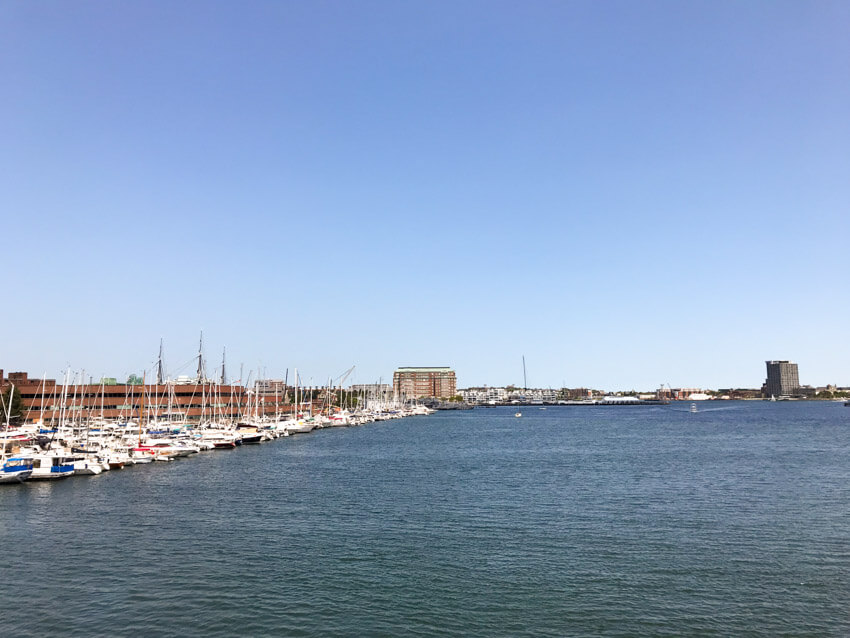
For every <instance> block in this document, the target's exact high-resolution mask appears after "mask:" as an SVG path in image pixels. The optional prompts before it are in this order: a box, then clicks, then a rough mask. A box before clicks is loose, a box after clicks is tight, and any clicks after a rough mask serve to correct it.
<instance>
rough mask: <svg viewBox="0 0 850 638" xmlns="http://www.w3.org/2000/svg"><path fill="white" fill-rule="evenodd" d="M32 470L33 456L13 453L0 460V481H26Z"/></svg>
mask: <svg viewBox="0 0 850 638" xmlns="http://www.w3.org/2000/svg"><path fill="white" fill-rule="evenodd" d="M32 470H33V457H32V456H30V455H28V454H14V455H12V456H9V457H6V458H4V459H3V460H2V465H0V483H21V482H23V481H26V480H27V479H28V478H29V477H30V475H31V474H32Z"/></svg>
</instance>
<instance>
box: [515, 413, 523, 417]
mask: <svg viewBox="0 0 850 638" xmlns="http://www.w3.org/2000/svg"><path fill="white" fill-rule="evenodd" d="M514 416H515V417H516V418H519V417H521V416H522V412H517V413H516V414H514Z"/></svg>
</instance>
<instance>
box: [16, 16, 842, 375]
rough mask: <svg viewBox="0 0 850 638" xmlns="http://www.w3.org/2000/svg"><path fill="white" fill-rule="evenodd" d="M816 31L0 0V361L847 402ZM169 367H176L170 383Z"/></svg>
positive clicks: (834, 106) (835, 117)
mask: <svg viewBox="0 0 850 638" xmlns="http://www.w3.org/2000/svg"><path fill="white" fill-rule="evenodd" d="M848 34H850V3H848V2H845V1H843V0H839V1H835V2H823V1H806V2H801V1H794V2H783V1H776V0H770V1H765V2H758V1H750V2H717V1H715V0H711V1H704V2H682V1H679V0H676V1H669V2H657V1H643V2H634V1H631V0H629V1H626V2H616V1H602V2H598V1H595V0H593V1H587V2H568V1H560V0H559V1H553V2H544V1H533V2H516V1H512V2H500V1H496V0H482V1H463V0H452V1H443V2H440V1H438V2H433V1H427V2H426V1H423V2H413V1H411V2H396V1H389V0H388V1H385V2H372V1H365V0H362V1H356V2H350V1H348V0H339V1H319V0H315V1H313V0H311V1H306V2H294V1H293V2H284V1H274V2H246V3H243V2H211V1H209V0H202V1H181V2H171V1H167V2H166V1H162V2H155V1H150V2H119V1H115V0H108V1H107V0H104V1H101V2H86V1H79V2H72V3H69V2H59V1H55V2H43V1H42V2H40V1H33V0H24V1H16V0H5V1H4V2H2V3H0V81H2V93H0V95H2V99H0V211H1V212H2V231H0V237H2V246H3V250H2V255H3V266H4V273H5V276H4V277H3V278H2V282H3V283H4V284H5V285H4V289H5V290H4V294H3V299H4V303H2V314H0V326H2V350H0V367H2V368H4V369H5V370H6V371H7V372H8V371H10V370H26V371H29V372H30V373H32V374H36V375H41V374H42V373H47V374H48V376H53V377H56V376H61V371H62V369H63V368H65V367H66V366H68V365H70V366H71V367H72V368H74V369H76V370H80V369H86V370H87V374H92V375H94V376H95V377H99V376H101V375H108V376H118V377H122V376H126V375H127V374H128V373H130V372H140V371H141V369H142V368H144V367H146V366H148V367H149V366H151V365H152V363H153V361H154V360H155V358H156V353H157V349H158V347H159V340H160V338H163V339H164V341H165V354H166V363H167V367H168V370H169V372H170V373H171V374H180V373H191V372H192V371H193V368H192V364H191V362H190V359H191V358H192V356H193V354H194V352H195V350H196V348H197V339H198V333H199V331H200V330H202V329H203V330H204V333H205V339H206V351H207V356H208V357H209V359H210V361H211V366H212V364H213V363H215V362H216V361H217V360H219V359H220V356H221V355H220V353H221V348H222V347H223V346H225V345H226V346H227V350H228V367H229V371H230V372H231V375H232V376H233V377H237V376H238V370H239V364H240V363H244V366H245V370H246V372H245V375H244V376H247V370H248V369H257V368H261V369H263V370H264V373H265V375H266V376H268V377H282V376H283V374H284V370H285V369H286V368H289V369H290V371H291V370H292V368H294V367H297V368H299V370H300V371H301V372H302V374H303V375H304V378H305V379H313V382H314V383H321V382H323V381H324V380H326V379H327V378H328V377H329V376H337V375H339V374H340V373H341V372H342V371H343V370H345V369H346V368H348V367H350V366H351V365H356V366H357V369H356V371H355V374H354V375H353V377H352V378H351V379H349V381H356V382H372V381H377V380H378V379H379V378H383V380H384V381H387V380H389V379H390V378H391V376H392V372H393V370H394V368H395V367H397V366H400V365H449V366H452V367H454V368H455V369H456V370H457V374H458V383H459V385H460V386H469V385H481V384H489V385H503V384H508V383H515V384H520V383H522V356H523V355H525V356H526V359H527V362H528V383H529V385H530V386H540V387H546V386H553V387H559V386H561V385H562V384H566V385H567V386H570V387H576V386H592V387H597V388H605V389H631V388H638V389H650V388H655V387H657V386H658V385H659V384H660V383H670V384H671V385H673V386H674V387H676V386H686V387H711V388H714V387H727V386H741V387H758V386H760V384H761V383H762V381H763V380H764V376H765V367H764V361H765V360H766V359H792V360H794V361H797V362H798V363H799V365H800V378H801V381H802V382H803V383H810V384H814V385H819V384H826V383H833V382H834V383H838V384H839V385H850V339H848V319H850V290H849V289H848V285H847V281H848V275H850V249H848V220H849V219H850V35H848ZM187 362H188V367H187V366H186V364H187Z"/></svg>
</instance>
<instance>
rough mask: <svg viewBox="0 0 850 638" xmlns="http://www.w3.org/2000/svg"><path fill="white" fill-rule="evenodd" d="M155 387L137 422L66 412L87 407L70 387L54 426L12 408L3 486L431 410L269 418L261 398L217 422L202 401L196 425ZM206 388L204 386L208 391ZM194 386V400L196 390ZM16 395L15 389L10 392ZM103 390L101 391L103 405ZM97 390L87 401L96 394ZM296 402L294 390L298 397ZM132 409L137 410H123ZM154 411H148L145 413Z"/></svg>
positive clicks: (302, 407) (92, 408)
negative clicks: (19, 420)
mask: <svg viewBox="0 0 850 638" xmlns="http://www.w3.org/2000/svg"><path fill="white" fill-rule="evenodd" d="M157 387H158V386H145V385H142V386H140V387H139V388H137V392H138V403H137V404H136V406H135V407H137V409H138V417H137V419H136V420H135V421H134V420H132V419H127V418H123V419H122V418H115V419H108V418H105V417H104V416H103V415H104V409H103V408H102V407H101V409H100V412H99V415H98V416H96V417H95V416H94V412H96V411H97V408H96V403H94V402H89V403H88V404H87V407H88V410H86V411H84V410H83V409H79V410H77V411H76V414H77V415H78V416H74V414H75V412H74V411H73V410H71V409H69V408H73V407H75V406H77V407H80V408H84V407H86V404H85V403H84V402H83V401H84V397H85V392H83V393H81V398H80V403H79V404H76V398H73V399H71V398H69V395H68V386H67V384H66V385H65V386H63V388H62V394H63V395H64V396H63V404H62V405H61V406H60V407H58V408H57V409H54V410H52V412H53V414H54V415H55V416H54V418H51V420H50V423H49V424H46V423H45V422H44V420H43V415H44V411H42V413H41V416H40V418H38V420H36V421H34V422H29V423H24V424H22V425H16V426H15V427H13V426H12V425H11V423H10V418H9V417H10V410H6V409H5V406H4V410H5V416H6V421H5V424H4V426H3V432H2V437H0V483H4V484H11V483H23V482H24V481H47V480H58V479H66V478H69V477H71V476H96V475H98V474H101V473H102V472H106V471H110V470H121V469H125V468H129V467H132V466H133V465H137V464H139V465H145V464H148V463H151V462H154V461H164V462H167V461H173V460H175V459H178V458H184V457H188V456H191V455H194V454H198V453H199V452H207V451H210V450H233V449H235V448H237V447H240V446H248V445H259V444H260V443H265V442H269V441H274V440H276V439H279V438H284V437H290V436H295V435H302V434H309V433H311V432H313V431H314V430H321V429H324V428H339V427H353V426H362V425H365V424H368V423H373V422H375V421H384V420H389V419H398V418H403V417H409V416H424V415H428V414H432V413H433V412H434V410H432V409H430V408H428V407H426V406H424V405H419V404H413V403H406V402H398V401H392V402H375V401H371V402H367V403H366V405H364V407H362V408H354V409H347V408H342V407H337V408H331V407H329V406H326V407H323V408H322V409H320V410H318V411H317V412H316V413H313V411H312V410H313V404H312V402H307V403H304V404H298V403H297V399H296V404H294V405H287V406H285V408H286V409H285V410H282V409H281V406H280V405H278V404H274V405H271V404H270V406H271V407H272V410H273V414H269V413H268V411H267V410H266V409H265V406H263V409H261V408H260V402H259V400H255V401H254V402H252V401H251V400H250V396H249V395H246V396H247V397H248V401H247V402H246V403H241V404H234V405H233V406H231V408H230V409H237V408H241V409H240V411H239V412H238V414H237V415H231V417H230V418H214V415H215V410H214V406H215V404H214V403H213V401H215V400H216V399H211V400H210V401H211V402H210V404H209V406H206V405H204V404H202V405H201V406H200V408H199V409H200V413H201V414H202V415H204V414H206V415H209V416H208V418H206V419H203V420H202V419H196V420H191V419H189V418H187V417H186V415H185V414H181V413H179V412H174V411H173V405H171V404H170V403H169V405H168V411H167V412H166V413H165V414H164V415H161V414H160V409H161V408H162V405H161V404H159V408H160V409H158V407H157V405H156V404H150V403H149V404H147V405H146V397H147V399H148V400H150V397H152V396H153V395H154V392H155V391H156V389H157ZM215 387H216V386H215V385H210V390H211V392H210V394H209V396H210V397H214V396H216V392H215V390H214V388H215ZM205 389H206V386H203V387H201V392H198V394H203V393H204V390H205ZM197 390H198V388H195V391H193V393H192V394H193V395H194V394H195V393H196V392H197ZM14 391H15V389H14V386H12V390H11V393H10V395H11V394H13V393H14ZM104 394H105V392H103V393H102V394H101V406H102V405H103V403H102V402H103V401H104V398H103V396H104ZM93 395H94V393H92V394H91V395H90V396H93ZM255 397H256V394H255ZM296 397H297V392H296ZM126 407H127V409H128V410H130V411H131V412H132V410H133V407H134V406H126ZM148 410H150V412H148Z"/></svg>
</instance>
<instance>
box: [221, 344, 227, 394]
mask: <svg viewBox="0 0 850 638" xmlns="http://www.w3.org/2000/svg"><path fill="white" fill-rule="evenodd" d="M226 360H227V346H225V347H224V349H223V350H222V351H221V381H220V383H221V385H224V384H226V383H227V373H226V372H225V368H224V363H225V361H226Z"/></svg>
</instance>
